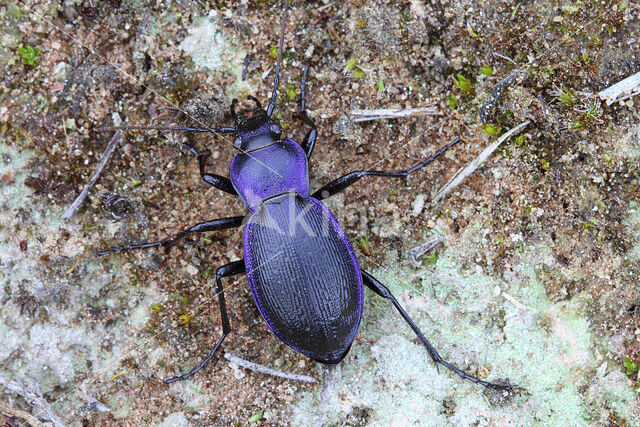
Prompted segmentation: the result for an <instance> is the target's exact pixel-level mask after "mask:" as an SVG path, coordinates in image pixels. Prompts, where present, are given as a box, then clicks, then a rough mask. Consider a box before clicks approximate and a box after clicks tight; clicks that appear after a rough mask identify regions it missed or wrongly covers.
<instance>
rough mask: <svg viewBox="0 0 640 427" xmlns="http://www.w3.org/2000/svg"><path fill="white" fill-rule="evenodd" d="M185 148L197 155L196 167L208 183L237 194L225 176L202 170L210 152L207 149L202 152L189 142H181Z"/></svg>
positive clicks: (226, 191)
mask: <svg viewBox="0 0 640 427" xmlns="http://www.w3.org/2000/svg"><path fill="white" fill-rule="evenodd" d="M182 145H183V146H184V147H185V148H186V149H187V150H189V151H190V152H191V153H193V154H195V155H196V157H198V167H199V168H200V176H201V177H202V179H203V180H204V182H206V183H207V184H209V185H213V186H214V187H216V188H217V189H218V190H222V191H224V192H225V193H229V194H233V195H234V196H237V195H238V192H237V191H236V189H235V188H233V184H231V180H230V179H229V178H227V177H224V176H220V175H216V174H213V173H206V172H205V171H204V167H205V164H206V162H207V157H209V155H210V154H211V152H210V151H209V150H205V151H203V152H202V153H201V152H199V151H198V150H196V149H195V148H193V147H192V146H190V145H189V144H182Z"/></svg>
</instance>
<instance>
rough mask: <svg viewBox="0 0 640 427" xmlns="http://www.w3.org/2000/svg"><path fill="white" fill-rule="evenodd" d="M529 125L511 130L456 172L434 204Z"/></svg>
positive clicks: (527, 122) (522, 124) (521, 124)
mask: <svg viewBox="0 0 640 427" xmlns="http://www.w3.org/2000/svg"><path fill="white" fill-rule="evenodd" d="M529 123H531V121H530V120H527V121H526V122H522V123H520V124H519V125H518V126H516V127H514V128H512V129H510V130H509V132H507V133H505V134H504V135H502V136H501V137H500V138H498V139H497V140H496V141H495V142H494V143H493V144H491V145H489V146H488V147H487V148H485V150H484V151H483V152H482V153H480V155H479V156H478V157H476V158H475V159H473V160H472V161H471V162H469V163H467V165H466V166H464V167H463V168H462V169H460V170H459V171H458V172H456V174H455V175H454V176H453V178H451V179H450V180H449V182H447V184H446V185H445V186H444V187H443V188H442V189H441V190H440V191H438V194H436V196H435V197H434V199H433V200H434V202H438V201H440V200H442V199H443V198H444V197H445V196H446V195H447V194H449V193H450V192H451V191H452V190H453V189H454V188H456V187H457V186H458V185H460V183H461V182H462V181H464V179H465V178H466V177H468V176H469V175H471V174H472V173H473V172H475V170H476V169H478V167H480V165H481V164H483V163H484V162H485V161H486V160H487V158H489V156H490V155H491V154H492V153H493V152H494V151H496V149H497V148H498V147H499V146H500V144H502V143H503V142H504V141H506V140H507V139H509V137H511V136H512V135H515V134H517V133H519V132H520V131H521V130H522V129H524V128H525V127H527V125H529Z"/></svg>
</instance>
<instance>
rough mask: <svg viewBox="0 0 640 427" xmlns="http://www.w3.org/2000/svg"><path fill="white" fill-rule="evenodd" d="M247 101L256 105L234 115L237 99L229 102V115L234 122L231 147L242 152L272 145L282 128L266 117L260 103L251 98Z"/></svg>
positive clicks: (277, 138)
mask: <svg viewBox="0 0 640 427" xmlns="http://www.w3.org/2000/svg"><path fill="white" fill-rule="evenodd" d="M249 99H250V100H252V101H253V102H255V103H256V106H255V108H248V109H246V110H242V111H240V112H239V113H236V104H237V103H238V100H237V99H234V100H233V101H232V102H231V114H232V115H233V118H234V119H235V121H236V139H235V141H233V146H234V147H236V148H237V149H239V150H242V151H252V150H257V149H259V148H262V147H265V146H267V145H270V144H273V143H274V142H275V141H277V140H279V139H280V134H281V133H282V128H281V127H280V125H279V124H277V123H275V122H274V121H273V120H271V119H270V118H269V116H267V112H266V111H265V110H264V109H263V108H262V106H261V105H260V102H259V101H258V100H257V99H256V98H254V97H253V96H249Z"/></svg>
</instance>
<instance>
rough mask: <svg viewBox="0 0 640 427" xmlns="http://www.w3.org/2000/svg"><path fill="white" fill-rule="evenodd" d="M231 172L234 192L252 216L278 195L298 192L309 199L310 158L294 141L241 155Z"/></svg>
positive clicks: (233, 163) (236, 156)
mask: <svg viewBox="0 0 640 427" xmlns="http://www.w3.org/2000/svg"><path fill="white" fill-rule="evenodd" d="M229 169H230V170H229V176H230V177H231V182H232V183H233V186H234V188H235V189H236V191H237V192H238V195H240V198H241V199H242V201H243V202H244V204H245V205H247V208H249V210H250V211H251V212H255V211H256V210H257V209H258V207H259V206H260V203H262V201H263V200H266V199H268V198H269V197H273V196H277V195H278V194H283V193H287V192H291V191H295V192H297V193H298V194H300V195H302V196H305V197H307V196H309V173H308V166H307V156H306V155H305V153H304V150H303V149H302V147H300V145H299V144H298V143H297V142H295V141H293V140H291V139H284V140H281V141H278V142H276V143H274V144H271V145H269V146H267V147H264V148H260V149H258V150H255V151H249V152H246V153H242V154H237V155H235V156H234V157H233V160H232V161H231V166H230V168H229Z"/></svg>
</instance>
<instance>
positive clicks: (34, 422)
mask: <svg viewBox="0 0 640 427" xmlns="http://www.w3.org/2000/svg"><path fill="white" fill-rule="evenodd" d="M0 412H2V413H3V414H6V415H10V416H12V417H18V418H21V419H23V420H25V421H26V422H28V423H29V425H31V426H38V427H40V426H41V425H42V423H41V422H40V421H38V419H37V418H36V417H34V416H33V415H31V414H29V413H27V412H24V411H21V410H19V409H13V408H12V407H10V406H7V405H5V404H4V403H2V402H0Z"/></svg>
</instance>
